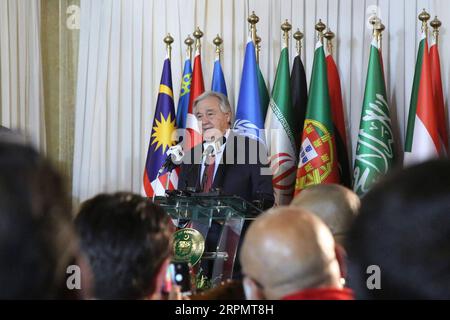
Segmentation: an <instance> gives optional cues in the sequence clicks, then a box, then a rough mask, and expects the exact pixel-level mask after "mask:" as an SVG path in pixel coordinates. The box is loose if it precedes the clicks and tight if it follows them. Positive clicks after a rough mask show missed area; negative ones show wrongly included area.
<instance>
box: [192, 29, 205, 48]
mask: <svg viewBox="0 0 450 320" xmlns="http://www.w3.org/2000/svg"><path fill="white" fill-rule="evenodd" d="M193 35H194V38H195V49H200V46H201V44H200V39H201V38H202V37H203V32H202V31H201V30H200V27H197V28H196V29H195V31H194V33H193Z"/></svg>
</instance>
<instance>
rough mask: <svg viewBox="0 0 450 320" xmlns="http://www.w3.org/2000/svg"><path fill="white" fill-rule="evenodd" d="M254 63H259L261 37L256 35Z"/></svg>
mask: <svg viewBox="0 0 450 320" xmlns="http://www.w3.org/2000/svg"><path fill="white" fill-rule="evenodd" d="M255 42H256V63H258V64H259V53H260V51H261V37H260V36H256V41H255Z"/></svg>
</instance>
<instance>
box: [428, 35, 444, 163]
mask: <svg viewBox="0 0 450 320" xmlns="http://www.w3.org/2000/svg"><path fill="white" fill-rule="evenodd" d="M430 65H431V81H432V83H433V94H434V102H435V106H436V112H437V120H438V131H439V138H440V142H441V151H442V154H445V155H448V136H447V126H446V124H445V119H446V117H445V106H444V94H443V90H442V79H441V61H440V57H439V47H438V44H437V39H436V37H432V42H431V47H430Z"/></svg>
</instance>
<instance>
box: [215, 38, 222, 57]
mask: <svg viewBox="0 0 450 320" xmlns="http://www.w3.org/2000/svg"><path fill="white" fill-rule="evenodd" d="M213 43H214V45H215V46H216V58H217V59H218V60H219V61H220V53H221V51H222V50H221V49H220V46H221V45H222V43H223V40H222V38H221V37H220V36H219V35H217V37H215V38H214V40H213Z"/></svg>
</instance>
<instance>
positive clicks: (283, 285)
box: [240, 207, 353, 300]
mask: <svg viewBox="0 0 450 320" xmlns="http://www.w3.org/2000/svg"><path fill="white" fill-rule="evenodd" d="M240 259H241V265H242V270H243V274H244V291H245V295H246V297H247V299H248V300H261V299H269V300H351V299H353V293H352V291H351V290H350V289H348V288H343V286H342V283H341V281H340V278H341V267H340V265H339V260H340V259H338V258H337V256H336V250H335V242H334V239H333V236H332V234H331V232H330V230H329V229H328V227H327V226H326V225H325V223H324V222H322V221H321V220H320V219H319V218H318V217H317V216H315V215H314V214H313V213H311V212H310V211H307V210H305V209H300V208H296V207H278V208H276V209H272V210H269V211H267V212H266V213H264V214H263V215H261V216H259V217H258V218H257V219H256V220H255V221H254V222H253V223H252V224H251V225H250V228H249V229H248V231H247V234H246V236H245V239H244V243H243V246H242V252H241V256H240Z"/></svg>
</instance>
